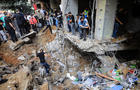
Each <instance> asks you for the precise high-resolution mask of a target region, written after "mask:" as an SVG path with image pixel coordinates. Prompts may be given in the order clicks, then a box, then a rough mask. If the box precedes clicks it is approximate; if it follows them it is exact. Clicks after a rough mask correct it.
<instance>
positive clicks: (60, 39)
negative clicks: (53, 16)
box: [0, 27, 140, 90]
mask: <svg viewBox="0 0 140 90" xmlns="http://www.w3.org/2000/svg"><path fill="white" fill-rule="evenodd" d="M53 28H54V27H53ZM53 32H56V31H55V30H53ZM8 47H9V45H6V44H5V45H2V46H1V51H0V56H1V58H2V59H3V60H1V61H0V82H1V81H2V80H5V82H3V83H0V90H122V89H125V90H131V89H136V90H137V88H140V85H139V83H140V80H139V78H140V76H139V75H140V70H139V67H138V61H137V62H136V61H132V62H125V63H119V62H117V60H116V58H115V57H110V56H105V55H100V56H98V55H96V54H95V53H87V52H83V51H82V50H79V49H78V48H76V47H75V46H74V45H73V44H72V43H70V42H69V41H68V40H67V39H65V38H64V36H63V31H61V30H59V31H57V32H56V33H55V34H52V35H51V34H50V32H49V31H48V30H47V31H46V32H45V33H42V32H40V33H39V34H37V35H36V37H35V38H34V39H32V43H30V44H25V45H23V46H21V47H20V48H18V49H17V50H15V51H13V50H11V49H10V48H8ZM4 49H5V50H4ZM39 49H44V50H45V51H46V52H47V54H45V56H46V57H45V58H46V62H47V63H48V64H49V65H50V73H49V74H47V73H46V71H45V68H44V67H42V66H41V65H40V61H39V59H38V58H37V57H36V50H39ZM2 52H3V53H2ZM9 54H11V55H10V56H8V55H9ZM8 62H9V63H8Z"/></svg>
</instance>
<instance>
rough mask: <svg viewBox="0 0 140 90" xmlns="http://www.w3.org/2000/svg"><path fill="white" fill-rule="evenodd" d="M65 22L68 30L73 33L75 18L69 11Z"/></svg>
mask: <svg viewBox="0 0 140 90" xmlns="http://www.w3.org/2000/svg"><path fill="white" fill-rule="evenodd" d="M67 24H68V29H69V32H72V34H75V28H74V25H75V20H74V16H73V15H72V13H71V12H69V13H68V15H67Z"/></svg>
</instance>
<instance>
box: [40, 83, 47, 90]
mask: <svg viewBox="0 0 140 90" xmlns="http://www.w3.org/2000/svg"><path fill="white" fill-rule="evenodd" d="M40 90H49V86H48V82H45V83H44V84H43V85H42V86H41V87H40Z"/></svg>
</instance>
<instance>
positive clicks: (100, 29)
mask: <svg viewBox="0 0 140 90" xmlns="http://www.w3.org/2000/svg"><path fill="white" fill-rule="evenodd" d="M96 5H97V6H96V10H97V12H96V24H95V39H97V40H108V39H111V37H112V33H113V29H114V20H115V15H116V8H117V0H97V4H96Z"/></svg>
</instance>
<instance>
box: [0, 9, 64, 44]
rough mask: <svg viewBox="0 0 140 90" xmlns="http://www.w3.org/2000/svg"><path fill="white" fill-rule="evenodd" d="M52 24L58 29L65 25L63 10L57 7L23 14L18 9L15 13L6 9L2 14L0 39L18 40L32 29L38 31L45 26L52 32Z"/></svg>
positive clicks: (3, 40)
mask: <svg viewBox="0 0 140 90" xmlns="http://www.w3.org/2000/svg"><path fill="white" fill-rule="evenodd" d="M52 25H55V26H56V27H58V29H59V28H62V26H63V18H62V12H59V11H57V10H56V9H55V10H50V11H46V10H43V9H38V10H36V11H35V12H34V13H33V14H29V15H28V14H23V13H22V12H21V11H20V10H16V11H15V13H10V12H6V11H5V12H4V13H1V14H0V40H1V41H2V42H6V41H7V40H8V39H11V40H12V41H13V42H16V41H18V38H21V37H22V36H24V35H26V34H28V33H30V32H31V30H33V31H36V32H37V33H38V32H39V31H40V29H41V28H42V27H44V26H46V29H47V28H49V30H50V32H51V33H52V28H51V26H52ZM46 29H45V30H46ZM45 30H44V31H45ZM44 31H43V32H44Z"/></svg>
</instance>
